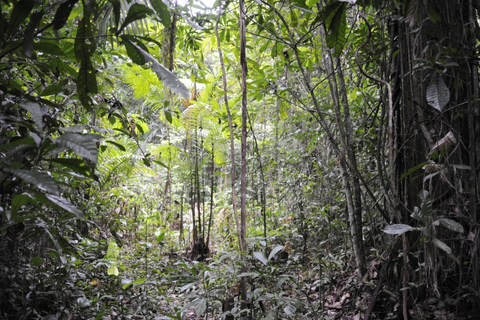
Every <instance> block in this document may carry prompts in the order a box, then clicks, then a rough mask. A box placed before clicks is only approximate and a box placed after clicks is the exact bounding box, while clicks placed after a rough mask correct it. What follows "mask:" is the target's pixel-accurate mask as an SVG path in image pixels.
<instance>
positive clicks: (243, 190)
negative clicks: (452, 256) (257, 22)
mask: <svg viewBox="0 0 480 320" xmlns="http://www.w3.org/2000/svg"><path fill="white" fill-rule="evenodd" d="M239 4H240V5H239V10H240V67H241V70H242V149H241V172H240V196H241V198H240V213H241V214H240V217H241V222H240V241H241V244H240V248H241V250H242V251H243V252H242V255H243V256H244V255H245V254H246V250H247V242H246V235H247V112H248V111H247V73H248V69H247V57H246V45H247V39H246V29H245V1H244V0H240V2H239ZM244 263H245V265H244V266H243V269H244V270H243V271H244V272H246V271H247V268H248V266H247V265H246V259H244ZM240 296H241V298H242V305H241V308H242V309H246V308H247V279H246V277H242V279H241V280H240Z"/></svg>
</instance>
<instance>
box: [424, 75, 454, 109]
mask: <svg viewBox="0 0 480 320" xmlns="http://www.w3.org/2000/svg"><path fill="white" fill-rule="evenodd" d="M449 101H450V90H448V88H447V85H446V84H445V82H443V79H442V76H441V75H440V74H439V73H438V72H435V73H434V74H433V76H432V78H431V79H430V83H429V84H428V87H427V102H428V104H429V105H431V106H432V107H434V108H435V109H437V110H438V111H442V110H443V107H445V105H446V104H447V103H448V102H449Z"/></svg>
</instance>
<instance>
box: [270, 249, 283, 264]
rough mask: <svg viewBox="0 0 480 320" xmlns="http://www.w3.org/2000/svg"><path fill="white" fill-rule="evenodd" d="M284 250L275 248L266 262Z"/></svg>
mask: <svg viewBox="0 0 480 320" xmlns="http://www.w3.org/2000/svg"><path fill="white" fill-rule="evenodd" d="M284 248H285V246H276V247H275V248H274V249H273V250H272V252H270V254H269V255H268V261H270V260H272V258H273V257H275V255H276V254H277V253H278V252H279V251H282V250H283V249H284Z"/></svg>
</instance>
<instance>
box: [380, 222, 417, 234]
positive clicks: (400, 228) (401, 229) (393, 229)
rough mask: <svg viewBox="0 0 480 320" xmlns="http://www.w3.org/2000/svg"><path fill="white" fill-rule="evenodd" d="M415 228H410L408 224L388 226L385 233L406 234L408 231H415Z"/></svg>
mask: <svg viewBox="0 0 480 320" xmlns="http://www.w3.org/2000/svg"><path fill="white" fill-rule="evenodd" d="M413 230H415V228H413V227H411V226H409V225H408V224H401V223H400V224H392V225H390V226H387V227H386V228H385V229H384V230H383V232H385V233H388V234H396V235H400V234H404V233H405V232H408V231H413Z"/></svg>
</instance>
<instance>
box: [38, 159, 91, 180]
mask: <svg viewBox="0 0 480 320" xmlns="http://www.w3.org/2000/svg"><path fill="white" fill-rule="evenodd" d="M46 161H48V162H52V163H57V164H59V165H61V166H64V167H66V168H69V169H72V170H73V171H75V172H77V173H79V174H81V175H83V176H85V177H88V176H90V172H91V168H90V167H89V166H88V165H87V164H86V163H85V161H84V160H82V159H76V158H53V159H47V160H46Z"/></svg>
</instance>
